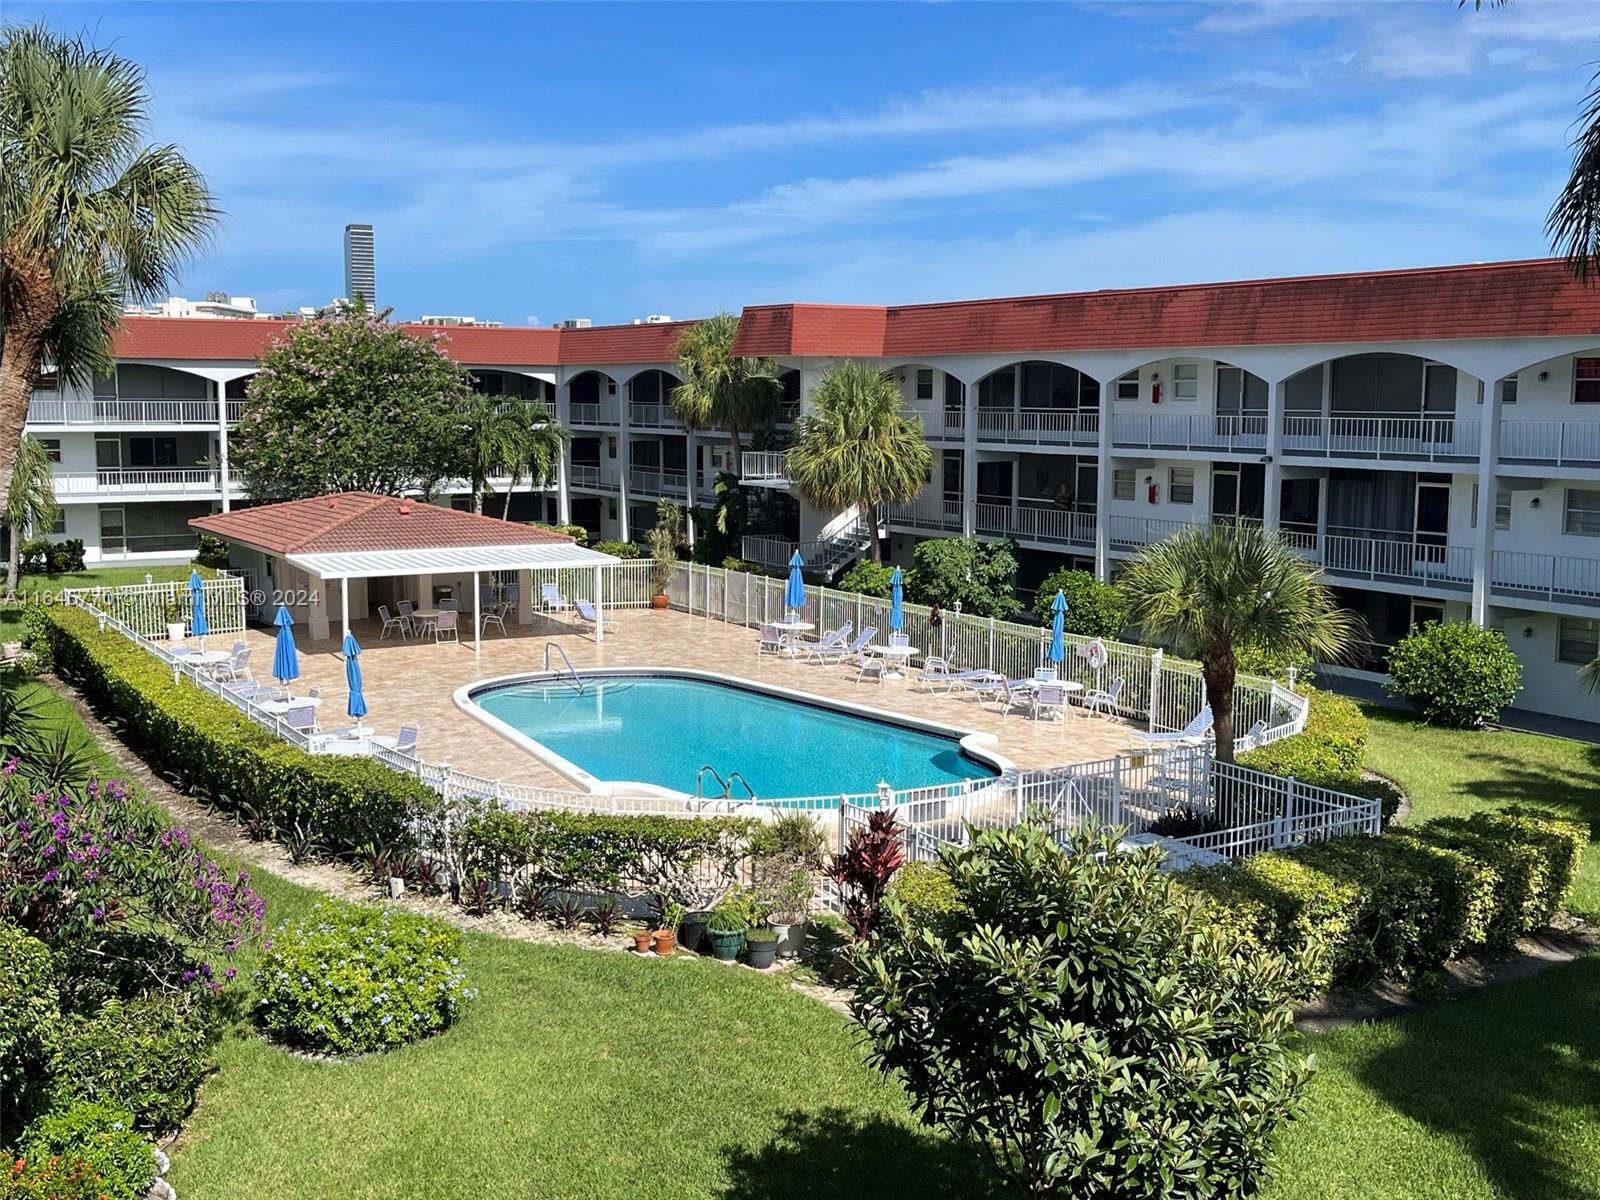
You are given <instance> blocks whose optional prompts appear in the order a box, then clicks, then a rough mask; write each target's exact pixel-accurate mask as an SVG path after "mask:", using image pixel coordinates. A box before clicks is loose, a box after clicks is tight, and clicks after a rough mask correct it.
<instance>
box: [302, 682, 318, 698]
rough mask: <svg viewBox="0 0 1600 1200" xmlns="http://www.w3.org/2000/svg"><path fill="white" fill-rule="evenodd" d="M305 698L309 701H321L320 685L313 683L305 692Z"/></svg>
mask: <svg viewBox="0 0 1600 1200" xmlns="http://www.w3.org/2000/svg"><path fill="white" fill-rule="evenodd" d="M306 696H307V697H308V698H309V699H312V700H321V699H322V685H321V684H320V683H313V684H312V685H311V687H310V688H309V689H308V690H307V691H306Z"/></svg>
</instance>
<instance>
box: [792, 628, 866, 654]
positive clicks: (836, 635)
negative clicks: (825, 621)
mask: <svg viewBox="0 0 1600 1200" xmlns="http://www.w3.org/2000/svg"><path fill="white" fill-rule="evenodd" d="M854 630H855V624H854V623H853V622H850V621H846V622H845V623H844V624H843V625H841V626H839V628H837V629H830V630H828V631H827V632H826V633H823V634H820V635H819V636H817V637H816V638H813V639H810V640H801V641H799V642H797V643H796V645H798V646H799V647H800V648H802V649H804V650H814V649H816V648H817V647H818V646H842V645H844V644H845V643H846V642H848V641H849V640H850V634H851V633H852V632H854Z"/></svg>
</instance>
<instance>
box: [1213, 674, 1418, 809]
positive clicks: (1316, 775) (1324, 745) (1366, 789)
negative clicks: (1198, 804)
mask: <svg viewBox="0 0 1600 1200" xmlns="http://www.w3.org/2000/svg"><path fill="white" fill-rule="evenodd" d="M1302 691H1303V692H1304V694H1305V695H1306V696H1308V697H1309V698H1310V701H1311V708H1310V711H1309V712H1308V713H1307V715H1306V727H1305V729H1304V731H1302V732H1301V733H1298V734H1296V735H1295V736H1294V737H1290V738H1283V739H1282V740H1281V741H1276V742H1273V743H1272V744H1271V745H1269V746H1263V747H1261V748H1260V749H1259V750H1250V751H1247V752H1245V753H1243V754H1241V755H1239V765H1240V766H1244V767H1254V768H1255V769H1256V770H1257V771H1265V772H1266V773H1267V774H1269V775H1292V776H1294V778H1295V779H1297V780H1299V781H1300V782H1301V783H1308V784H1310V785H1312V786H1313V787H1325V788H1332V789H1333V790H1334V791H1338V792H1346V793H1348V794H1350V795H1353V796H1368V797H1372V796H1375V797H1377V798H1378V799H1380V800H1382V801H1383V817H1384V820H1386V821H1387V820H1388V819H1389V818H1391V817H1393V816H1394V814H1395V810H1396V809H1397V808H1398V807H1399V805H1400V793H1399V791H1398V790H1396V788H1395V787H1394V785H1393V784H1391V783H1388V782H1386V781H1385V780H1382V779H1365V778H1363V777H1362V774H1361V771H1362V766H1363V763H1364V762H1365V759H1366V753H1367V733H1368V723H1367V717H1366V714H1365V713H1363V712H1362V711H1361V707H1360V705H1358V704H1357V703H1356V702H1355V701H1354V700H1351V699H1348V698H1347V697H1345V696H1336V695H1334V694H1333V693H1332V692H1324V691H1319V690H1318V689H1316V688H1303V689H1302Z"/></svg>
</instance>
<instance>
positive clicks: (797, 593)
mask: <svg viewBox="0 0 1600 1200" xmlns="http://www.w3.org/2000/svg"><path fill="white" fill-rule="evenodd" d="M805 565H806V560H805V559H803V558H801V557H800V551H798V550H796V551H795V552H794V557H793V558H791V559H790V560H789V584H788V586H787V587H785V588H784V589H783V606H784V607H785V608H792V609H794V611H795V612H799V611H800V610H801V609H802V608H804V607H805V606H806V581H805V576H803V575H802V574H801V573H800V571H801V568H802V567H804V566H805Z"/></svg>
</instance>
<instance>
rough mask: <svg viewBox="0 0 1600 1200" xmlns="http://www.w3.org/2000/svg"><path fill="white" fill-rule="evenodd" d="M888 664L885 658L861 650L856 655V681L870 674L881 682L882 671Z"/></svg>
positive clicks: (858, 681)
mask: <svg viewBox="0 0 1600 1200" xmlns="http://www.w3.org/2000/svg"><path fill="white" fill-rule="evenodd" d="M888 665H889V662H888V660H887V659H883V658H879V657H878V656H877V655H876V654H868V653H867V652H866V651H865V650H863V651H861V652H860V653H859V654H857V655H856V682H857V683H860V682H861V681H862V680H863V679H865V678H866V677H867V676H868V675H871V676H873V677H874V678H876V679H877V681H878V682H879V683H882V682H883V673H884V671H885V669H886V668H887V667H888Z"/></svg>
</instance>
